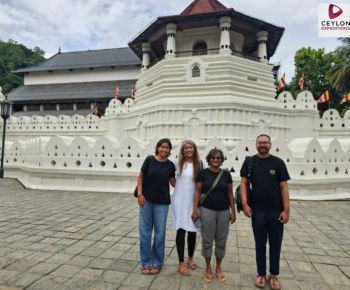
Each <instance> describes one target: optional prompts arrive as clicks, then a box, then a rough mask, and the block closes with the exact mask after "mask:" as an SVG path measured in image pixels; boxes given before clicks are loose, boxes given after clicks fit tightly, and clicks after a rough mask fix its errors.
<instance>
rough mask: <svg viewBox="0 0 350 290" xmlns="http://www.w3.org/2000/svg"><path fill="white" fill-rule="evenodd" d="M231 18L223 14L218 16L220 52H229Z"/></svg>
mask: <svg viewBox="0 0 350 290" xmlns="http://www.w3.org/2000/svg"><path fill="white" fill-rule="evenodd" d="M230 28H231V18H230V17H228V16H224V17H221V18H220V54H231V53H232V51H231V48H230V45H231V40H230Z"/></svg>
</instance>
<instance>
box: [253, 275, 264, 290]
mask: <svg viewBox="0 0 350 290" xmlns="http://www.w3.org/2000/svg"><path fill="white" fill-rule="evenodd" d="M265 284H266V277H265V276H257V277H256V280H255V286H256V287H258V288H261V289H263V288H265Z"/></svg>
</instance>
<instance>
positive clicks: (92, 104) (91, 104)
mask: <svg viewBox="0 0 350 290" xmlns="http://www.w3.org/2000/svg"><path fill="white" fill-rule="evenodd" d="M95 105H96V104H95V103H90V109H91V111H92V110H93V109H95Z"/></svg>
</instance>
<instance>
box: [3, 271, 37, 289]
mask: <svg viewBox="0 0 350 290" xmlns="http://www.w3.org/2000/svg"><path fill="white" fill-rule="evenodd" d="M41 277H43V276H42V275H40V274H35V273H29V272H26V273H19V274H18V275H16V276H13V277H11V278H9V279H8V280H7V283H8V284H10V285H13V286H18V287H28V286H29V285H30V284H32V283H34V282H35V281H38V280H39V279H40V278H41Z"/></svg>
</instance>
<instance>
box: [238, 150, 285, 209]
mask: <svg viewBox="0 0 350 290" xmlns="http://www.w3.org/2000/svg"><path fill="white" fill-rule="evenodd" d="M252 158H253V160H252V176H251V185H252V192H253V193H252V199H251V206H252V208H253V209H257V210H262V211H266V212H281V211H283V203H282V194H281V188H280V183H281V182H282V181H287V180H288V179H290V177H289V174H288V170H287V167H286V165H285V163H284V161H283V160H282V159H280V158H278V157H276V156H273V155H270V156H269V157H267V158H259V157H258V155H254V156H252ZM247 175H248V166H247V160H245V161H244V163H243V165H242V168H241V177H246V178H247Z"/></svg>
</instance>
